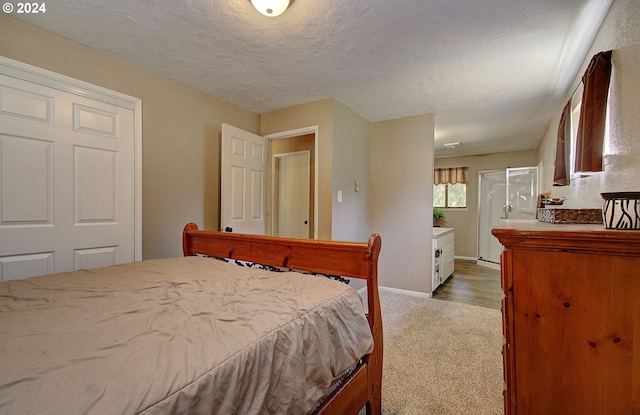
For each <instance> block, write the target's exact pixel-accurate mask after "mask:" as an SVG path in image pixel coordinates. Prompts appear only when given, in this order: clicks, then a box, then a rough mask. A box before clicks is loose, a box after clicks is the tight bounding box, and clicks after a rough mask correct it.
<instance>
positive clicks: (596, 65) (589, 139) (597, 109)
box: [575, 50, 611, 172]
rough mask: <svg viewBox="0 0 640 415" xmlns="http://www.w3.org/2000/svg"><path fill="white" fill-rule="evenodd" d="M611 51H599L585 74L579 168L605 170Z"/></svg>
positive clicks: (579, 126)
mask: <svg viewBox="0 0 640 415" xmlns="http://www.w3.org/2000/svg"><path fill="white" fill-rule="evenodd" d="M610 78H611V51H610V50H609V51H606V52H600V53H598V54H596V55H595V56H594V57H593V58H592V59H591V62H590V63H589V66H588V67H587V70H586V72H585V74H584V76H583V77H582V83H583V86H584V91H583V92H582V109H581V111H580V122H579V123H578V135H577V137H576V158H575V160H576V166H575V168H576V171H585V172H586V171H592V172H594V171H602V150H603V147H604V127H605V121H606V117H607V97H608V95H609V80H610Z"/></svg>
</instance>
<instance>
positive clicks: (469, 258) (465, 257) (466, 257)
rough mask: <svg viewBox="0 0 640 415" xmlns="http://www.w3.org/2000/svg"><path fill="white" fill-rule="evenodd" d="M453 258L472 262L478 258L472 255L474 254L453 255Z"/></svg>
mask: <svg viewBox="0 0 640 415" xmlns="http://www.w3.org/2000/svg"><path fill="white" fill-rule="evenodd" d="M454 259H461V260H463V261H472V262H476V261H477V260H478V258H476V257H474V256H458V255H456V256H454Z"/></svg>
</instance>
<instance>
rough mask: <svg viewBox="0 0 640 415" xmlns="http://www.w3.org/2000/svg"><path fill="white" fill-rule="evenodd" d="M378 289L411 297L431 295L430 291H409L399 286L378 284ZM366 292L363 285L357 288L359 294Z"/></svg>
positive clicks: (428, 296) (427, 296)
mask: <svg viewBox="0 0 640 415" xmlns="http://www.w3.org/2000/svg"><path fill="white" fill-rule="evenodd" d="M378 290H379V291H388V292H392V293H396V294H406V295H410V296H413V297H422V298H430V297H431V294H430V293H423V292H420V291H411V290H402V289H400V288H392V287H383V286H378ZM366 292H367V287H363V288H361V289H359V290H358V294H360V295H363V294H365V293H366Z"/></svg>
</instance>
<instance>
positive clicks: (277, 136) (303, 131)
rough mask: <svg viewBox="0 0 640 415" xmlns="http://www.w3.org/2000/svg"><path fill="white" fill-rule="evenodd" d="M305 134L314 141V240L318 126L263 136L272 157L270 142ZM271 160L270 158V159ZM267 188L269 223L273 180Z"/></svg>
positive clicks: (315, 236) (314, 232)
mask: <svg viewBox="0 0 640 415" xmlns="http://www.w3.org/2000/svg"><path fill="white" fill-rule="evenodd" d="M307 134H313V136H314V139H313V146H314V150H313V151H314V170H313V173H314V174H313V194H314V197H313V238H314V239H318V126H317V125H313V126H309V127H302V128H297V129H295V130H288V131H281V132H277V133H273V134H267V135H265V136H264V138H266V139H267V140H269V155H270V156H272V151H271V142H272V141H273V140H279V139H282V138H290V137H296V136H299V135H307ZM270 158H271V157H270ZM268 186H269V188H268V189H267V192H268V194H269V198H270V201H269V203H268V206H270V207H271V208H270V209H269V210H270V214H271V222H272V221H273V212H274V200H273V197H272V194H273V189H272V186H273V180H269V185H268Z"/></svg>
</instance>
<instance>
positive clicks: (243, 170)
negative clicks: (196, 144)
mask: <svg viewBox="0 0 640 415" xmlns="http://www.w3.org/2000/svg"><path fill="white" fill-rule="evenodd" d="M317 137H318V126H311V127H305V128H300V129H296V130H289V131H283V132H279V133H274V134H269V135H266V136H264V137H261V136H258V135H256V134H253V133H249V132H247V131H243V130H241V129H239V128H236V127H233V126H230V125H228V124H223V125H222V151H221V158H222V160H221V197H220V199H221V203H220V205H221V206H220V229H221V230H228V231H233V232H241V233H253V234H267V235H272V234H276V233H275V232H278V230H277V229H278V227H281V226H282V224H283V223H284V222H285V221H288V220H296V219H294V218H290V217H289V215H285V216H282V217H281V218H280V219H278V217H277V214H276V212H278V210H279V208H278V199H277V195H276V194H275V193H274V189H275V188H276V187H277V186H276V184H275V183H276V182H275V180H276V179H277V177H276V176H275V174H274V170H275V169H274V162H275V160H274V159H273V157H271V156H269V157H266V159H267V160H269V162H268V163H267V162H266V160H265V166H264V168H262V167H261V168H260V169H259V170H260V171H261V172H262V171H264V172H265V173H266V174H264V175H262V174H260V175H257V174H255V172H256V171H257V170H256V169H255V168H249V167H248V166H247V165H245V164H246V163H248V161H249V160H248V159H250V158H253V159H261V160H262V159H263V157H262V156H260V157H258V155H260V154H264V155H266V154H269V155H273V154H285V153H294V152H299V151H308V152H309V173H310V176H309V189H308V191H307V193H308V194H307V195H306V198H305V200H308V202H306V201H305V203H308V204H309V207H308V215H307V219H306V220H307V222H308V232H307V233H305V235H306V236H304V237H305V238H317V237H318V215H317V214H316V212H317V211H318V140H317ZM254 141H255V143H254ZM234 143H235V144H234ZM245 143H246V144H245ZM262 143H264V144H262ZM262 147H264V151H262V150H261V151H256V150H255V149H256V148H262ZM249 148H253V149H254V150H251V151H250V150H249ZM225 149H226V150H225ZM234 149H235V150H234ZM227 153H228V154H227ZM234 159H235V161H234ZM245 159H246V162H245ZM267 164H268V166H267ZM268 171H270V173H269V172H268ZM234 178H236V179H237V180H235V181H234V180H233V179H234ZM234 183H235V185H234ZM234 189H236V190H235V191H234ZM255 212H262V213H264V214H262V213H260V214H250V213H255ZM255 218H259V219H260V220H261V221H262V223H261V224H259V228H258V227H256V226H255V225H256V223H258V221H257V220H256V219H255ZM276 223H277V224H276Z"/></svg>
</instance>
